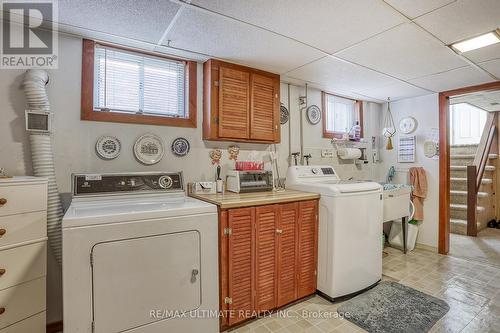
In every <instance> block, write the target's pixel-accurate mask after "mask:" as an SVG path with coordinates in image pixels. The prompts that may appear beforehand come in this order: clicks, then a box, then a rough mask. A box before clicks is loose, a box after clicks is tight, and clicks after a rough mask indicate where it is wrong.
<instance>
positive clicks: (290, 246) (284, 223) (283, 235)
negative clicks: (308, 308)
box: [277, 202, 299, 307]
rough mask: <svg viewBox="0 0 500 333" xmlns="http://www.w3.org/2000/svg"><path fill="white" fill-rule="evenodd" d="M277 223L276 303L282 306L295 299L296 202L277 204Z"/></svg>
mask: <svg viewBox="0 0 500 333" xmlns="http://www.w3.org/2000/svg"><path fill="white" fill-rule="evenodd" d="M279 207H280V209H279V215H280V218H279V224H278V228H277V231H278V260H277V261H278V288H277V289H278V304H277V306H278V307H279V306H283V305H285V304H288V303H290V302H293V301H295V300H296V299H297V274H296V272H297V251H298V244H297V225H298V207H299V205H298V203H297V202H294V203H289V204H282V205H280V206H279Z"/></svg>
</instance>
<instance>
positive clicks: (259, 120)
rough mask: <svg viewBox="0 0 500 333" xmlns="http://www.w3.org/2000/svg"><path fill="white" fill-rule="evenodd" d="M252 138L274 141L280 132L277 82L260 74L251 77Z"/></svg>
mask: <svg viewBox="0 0 500 333" xmlns="http://www.w3.org/2000/svg"><path fill="white" fill-rule="evenodd" d="M250 85H251V103H250V138H251V139H254V140H266V141H273V140H274V139H275V132H276V131H278V129H279V128H278V124H277V121H276V120H277V119H276V112H275V111H276V109H275V108H276V107H277V101H278V95H277V94H278V92H277V91H275V90H276V88H275V80H273V79H272V78H271V77H268V76H263V75H259V74H252V76H251V81H250Z"/></svg>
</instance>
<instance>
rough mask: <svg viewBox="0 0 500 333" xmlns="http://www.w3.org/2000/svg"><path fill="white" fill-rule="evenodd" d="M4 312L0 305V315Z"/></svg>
mask: <svg viewBox="0 0 500 333" xmlns="http://www.w3.org/2000/svg"><path fill="white" fill-rule="evenodd" d="M4 312H5V308H4V307H1V308H0V315H1V314H3V313H4Z"/></svg>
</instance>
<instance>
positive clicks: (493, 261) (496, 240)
mask: <svg viewBox="0 0 500 333" xmlns="http://www.w3.org/2000/svg"><path fill="white" fill-rule="evenodd" d="M450 255H452V256H454V257H460V258H465V259H471V260H474V261H481V262H484V263H487V264H490V265H493V266H498V267H500V229H491V228H486V229H484V230H481V231H480V232H479V233H478V235H477V237H468V236H464V235H456V234H450Z"/></svg>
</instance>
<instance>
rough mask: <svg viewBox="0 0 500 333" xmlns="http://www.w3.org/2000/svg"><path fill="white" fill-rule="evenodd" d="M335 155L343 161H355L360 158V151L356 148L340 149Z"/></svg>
mask: <svg viewBox="0 0 500 333" xmlns="http://www.w3.org/2000/svg"><path fill="white" fill-rule="evenodd" d="M337 155H339V157H340V158H341V159H343V160H355V159H358V158H360V157H361V150H360V149H358V148H340V149H339V150H338V151H337Z"/></svg>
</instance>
